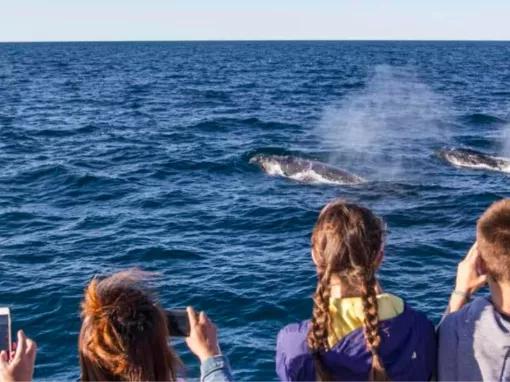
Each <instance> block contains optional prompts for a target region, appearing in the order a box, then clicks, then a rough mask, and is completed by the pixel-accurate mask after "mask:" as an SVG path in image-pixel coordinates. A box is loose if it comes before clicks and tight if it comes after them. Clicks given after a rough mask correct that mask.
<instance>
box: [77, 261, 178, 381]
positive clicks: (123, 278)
mask: <svg viewBox="0 0 510 382" xmlns="http://www.w3.org/2000/svg"><path fill="white" fill-rule="evenodd" d="M147 276H148V274H147V273H143V272H141V271H137V270H131V271H124V272H119V273H116V274H113V275H112V276H109V277H106V278H104V279H98V278H94V279H93V280H92V281H91V282H90V284H89V285H88V286H87V288H86V289H85V298H84V300H83V302H82V312H81V315H82V319H83V323H82V327H81V331H80V339H79V345H78V348H79V349H78V350H79V355H80V367H81V373H80V379H81V380H82V381H106V380H108V381H175V380H176V378H177V370H179V369H180V368H181V367H182V363H181V361H180V359H179V358H178V357H177V355H176V354H175V352H174V351H173V349H172V348H171V347H170V346H169V345H168V343H167V341H168V329H167V321H166V315H165V312H164V311H163V309H162V308H161V307H160V306H159V305H158V304H157V302H156V300H155V298H154V297H153V296H152V295H151V293H150V292H149V291H148V290H147V289H146V288H145V287H144V285H143V281H144V279H146V278H147Z"/></svg>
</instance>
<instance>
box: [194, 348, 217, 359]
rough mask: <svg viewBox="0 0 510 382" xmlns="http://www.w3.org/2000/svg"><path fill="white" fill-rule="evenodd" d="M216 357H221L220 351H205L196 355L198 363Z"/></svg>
mask: <svg viewBox="0 0 510 382" xmlns="http://www.w3.org/2000/svg"><path fill="white" fill-rule="evenodd" d="M218 355H221V352H220V349H207V350H206V351H204V352H202V353H200V354H199V355H198V359H200V362H204V361H205V360H206V359H208V358H212V357H216V356H218Z"/></svg>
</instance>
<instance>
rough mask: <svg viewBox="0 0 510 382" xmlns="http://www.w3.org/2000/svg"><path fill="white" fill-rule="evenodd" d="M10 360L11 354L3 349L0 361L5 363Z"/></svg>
mask: <svg viewBox="0 0 510 382" xmlns="http://www.w3.org/2000/svg"><path fill="white" fill-rule="evenodd" d="M8 362H9V355H8V354H7V352H6V351H5V350H2V351H1V352H0V363H1V364H2V365H3V364H6V363H8Z"/></svg>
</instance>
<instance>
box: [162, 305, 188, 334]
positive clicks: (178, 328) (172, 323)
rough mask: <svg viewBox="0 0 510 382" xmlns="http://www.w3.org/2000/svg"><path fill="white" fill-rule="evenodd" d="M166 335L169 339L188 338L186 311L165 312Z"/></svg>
mask: <svg viewBox="0 0 510 382" xmlns="http://www.w3.org/2000/svg"><path fill="white" fill-rule="evenodd" d="M166 319H167V323H168V333H169V334H170V336H171V337H188V336H189V331H190V328H189V319H188V312H187V311H186V309H171V310H167V311H166Z"/></svg>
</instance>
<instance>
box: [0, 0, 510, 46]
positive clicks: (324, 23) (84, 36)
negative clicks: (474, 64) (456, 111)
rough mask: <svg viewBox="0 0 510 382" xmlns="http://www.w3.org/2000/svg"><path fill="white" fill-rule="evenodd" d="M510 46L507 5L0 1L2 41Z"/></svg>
mask: <svg viewBox="0 0 510 382" xmlns="http://www.w3.org/2000/svg"><path fill="white" fill-rule="evenodd" d="M224 39H227V40H246V39H256V40H274V39H433V40H437V39H439V40H443V39H447V40H486V39H489V40H510V0H463V1H462V0H308V1H304V0H252V1H247V0H138V1H135V0H0V41H76V40H224Z"/></svg>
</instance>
